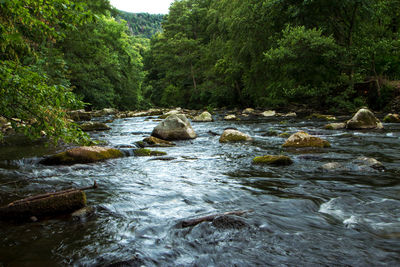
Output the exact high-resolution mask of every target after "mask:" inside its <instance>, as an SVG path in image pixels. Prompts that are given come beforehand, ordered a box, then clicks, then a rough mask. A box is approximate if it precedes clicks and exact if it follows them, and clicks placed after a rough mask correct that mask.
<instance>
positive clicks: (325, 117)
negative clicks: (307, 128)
mask: <svg viewBox="0 0 400 267" xmlns="http://www.w3.org/2000/svg"><path fill="white" fill-rule="evenodd" d="M308 118H309V119H313V118H315V119H318V120H325V121H335V120H336V117H335V116H332V115H324V114H319V113H313V114H311V115H310V116H308Z"/></svg>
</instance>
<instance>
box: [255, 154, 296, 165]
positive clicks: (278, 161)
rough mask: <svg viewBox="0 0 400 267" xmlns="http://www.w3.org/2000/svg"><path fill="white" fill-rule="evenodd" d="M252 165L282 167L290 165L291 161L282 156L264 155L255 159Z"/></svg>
mask: <svg viewBox="0 0 400 267" xmlns="http://www.w3.org/2000/svg"><path fill="white" fill-rule="evenodd" d="M253 163H255V164H270V165H276V166H284V165H290V164H292V163H293V161H292V160H291V159H290V158H289V157H288V156H284V155H265V156H262V157H255V158H254V159H253Z"/></svg>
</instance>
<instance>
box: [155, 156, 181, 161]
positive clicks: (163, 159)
mask: <svg viewBox="0 0 400 267" xmlns="http://www.w3.org/2000/svg"><path fill="white" fill-rule="evenodd" d="M176 159H177V158H175V157H157V158H152V159H150V160H160V161H171V160H176Z"/></svg>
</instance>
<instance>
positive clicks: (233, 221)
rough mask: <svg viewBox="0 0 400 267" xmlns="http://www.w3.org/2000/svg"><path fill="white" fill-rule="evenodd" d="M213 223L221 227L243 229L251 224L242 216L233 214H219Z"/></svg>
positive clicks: (216, 226)
mask: <svg viewBox="0 0 400 267" xmlns="http://www.w3.org/2000/svg"><path fill="white" fill-rule="evenodd" d="M211 224H212V225H213V226H214V227H215V228H219V229H241V228H244V227H248V226H249V225H248V224H247V223H246V222H245V221H244V220H243V219H242V218H239V217H237V216H232V215H222V216H218V217H216V218H215V219H213V220H212V223H211Z"/></svg>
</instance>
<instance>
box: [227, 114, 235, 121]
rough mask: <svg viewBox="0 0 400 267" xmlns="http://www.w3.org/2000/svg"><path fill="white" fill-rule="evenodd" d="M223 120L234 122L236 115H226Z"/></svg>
mask: <svg viewBox="0 0 400 267" xmlns="http://www.w3.org/2000/svg"><path fill="white" fill-rule="evenodd" d="M224 120H226V121H236V120H237V117H236V115H233V114H231V115H226V116H225V117H224Z"/></svg>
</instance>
